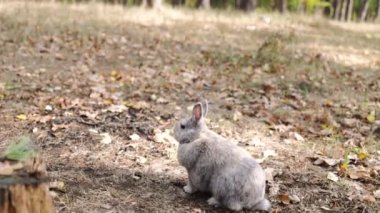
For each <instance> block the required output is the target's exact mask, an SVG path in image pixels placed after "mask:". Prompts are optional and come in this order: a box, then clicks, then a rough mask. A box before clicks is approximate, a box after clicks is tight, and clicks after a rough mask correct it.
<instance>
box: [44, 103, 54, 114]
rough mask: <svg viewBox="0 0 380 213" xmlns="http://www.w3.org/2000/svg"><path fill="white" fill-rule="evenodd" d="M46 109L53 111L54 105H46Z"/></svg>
mask: <svg viewBox="0 0 380 213" xmlns="http://www.w3.org/2000/svg"><path fill="white" fill-rule="evenodd" d="M45 110H46V111H49V112H50V111H53V107H52V106H51V105H46V106H45Z"/></svg>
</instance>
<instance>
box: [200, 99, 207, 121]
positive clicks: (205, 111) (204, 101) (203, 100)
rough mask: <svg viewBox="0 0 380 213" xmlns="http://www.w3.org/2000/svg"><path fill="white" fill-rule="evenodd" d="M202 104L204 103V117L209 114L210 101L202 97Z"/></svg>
mask: <svg viewBox="0 0 380 213" xmlns="http://www.w3.org/2000/svg"><path fill="white" fill-rule="evenodd" d="M201 104H202V116H203V117H206V116H207V112H208V103H207V100H206V99H204V98H202V99H201Z"/></svg>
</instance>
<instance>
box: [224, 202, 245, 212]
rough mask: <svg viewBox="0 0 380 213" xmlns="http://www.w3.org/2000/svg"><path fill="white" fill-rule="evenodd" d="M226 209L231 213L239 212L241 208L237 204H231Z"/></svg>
mask: <svg viewBox="0 0 380 213" xmlns="http://www.w3.org/2000/svg"><path fill="white" fill-rule="evenodd" d="M227 207H228V208H229V209H231V210H233V211H240V210H242V208H243V207H242V206H241V204H240V203H239V202H232V203H230V204H228V205H227Z"/></svg>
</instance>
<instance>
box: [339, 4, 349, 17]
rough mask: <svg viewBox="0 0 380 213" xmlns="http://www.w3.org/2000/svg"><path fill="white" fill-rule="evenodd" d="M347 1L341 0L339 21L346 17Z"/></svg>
mask: <svg viewBox="0 0 380 213" xmlns="http://www.w3.org/2000/svg"><path fill="white" fill-rule="evenodd" d="M347 1H348V0H342V9H341V10H340V20H341V21H344V20H345V19H346V11H347Z"/></svg>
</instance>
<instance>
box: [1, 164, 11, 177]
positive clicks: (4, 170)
mask: <svg viewBox="0 0 380 213" xmlns="http://www.w3.org/2000/svg"><path fill="white" fill-rule="evenodd" d="M13 171H14V169H13V167H12V166H11V165H10V164H9V163H7V162H6V163H0V175H3V176H8V175H11V174H13Z"/></svg>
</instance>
